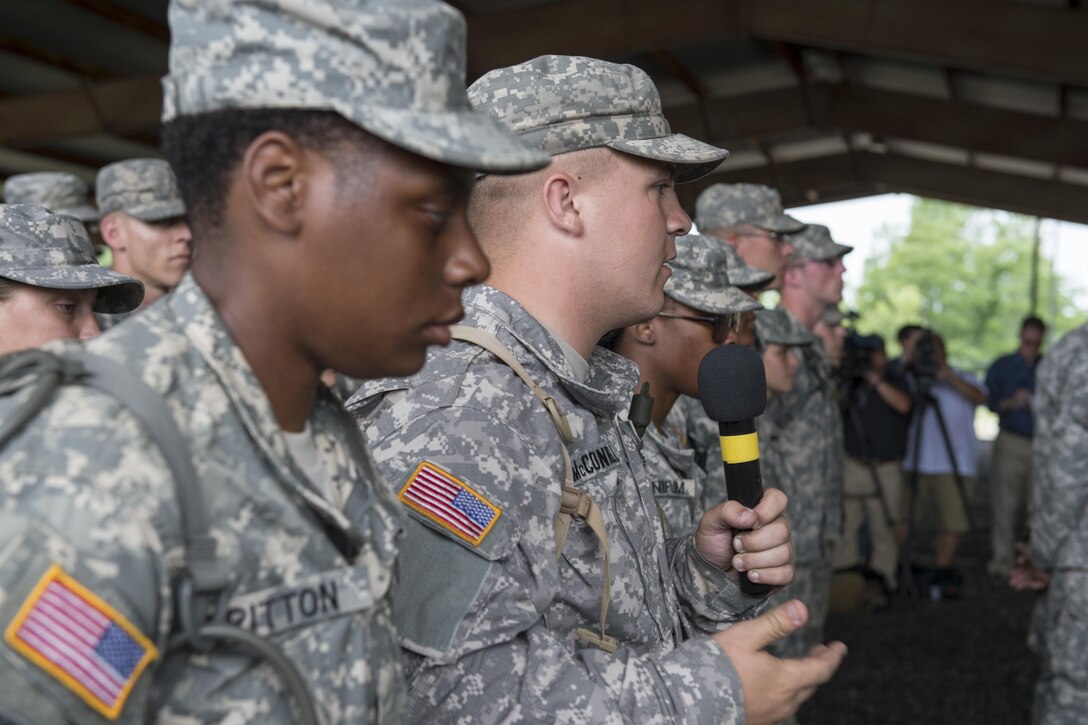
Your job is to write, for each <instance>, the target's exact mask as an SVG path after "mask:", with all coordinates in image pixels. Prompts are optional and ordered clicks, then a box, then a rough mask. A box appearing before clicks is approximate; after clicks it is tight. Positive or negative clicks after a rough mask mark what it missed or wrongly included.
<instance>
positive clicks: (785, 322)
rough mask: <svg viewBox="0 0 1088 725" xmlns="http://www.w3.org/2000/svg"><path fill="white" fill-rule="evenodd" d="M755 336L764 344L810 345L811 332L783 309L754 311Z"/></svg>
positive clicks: (811, 339)
mask: <svg viewBox="0 0 1088 725" xmlns="http://www.w3.org/2000/svg"><path fill="white" fill-rule="evenodd" d="M756 337H757V338H759V341H760V342H761V343H762V344H764V345H786V346H789V347H794V346H797V345H811V344H812V342H813V340H814V339H815V338H814V337H813V335H812V333H811V332H809V331H808V330H806V329H805V328H803V327H801V325H799V324H797V323H796V322H795V321H794V320H793V318H792V317H790V316H789V315H788V314H786V311H785V310H782V309H778V310H758V311H756Z"/></svg>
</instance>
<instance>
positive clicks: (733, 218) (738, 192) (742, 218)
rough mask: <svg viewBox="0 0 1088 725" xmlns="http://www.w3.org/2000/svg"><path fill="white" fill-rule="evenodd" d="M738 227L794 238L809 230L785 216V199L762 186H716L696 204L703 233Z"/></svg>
mask: <svg viewBox="0 0 1088 725" xmlns="http://www.w3.org/2000/svg"><path fill="white" fill-rule="evenodd" d="M737 224H751V225H752V226H754V227H759V228H760V229H766V230H768V231H772V232H780V233H783V234H790V233H793V232H799V231H801V230H802V229H804V228H805V223H804V222H799V221H797V220H796V219H794V218H793V217H791V216H789V215H788V214H784V213H783V212H782V197H781V196H779V194H778V191H777V190H776V189H772V188H771V187H769V186H763V185H762V184H714V185H713V186H708V187H707V188H706V189H704V190H703V192H702V193H701V194H699V198H698V199H696V200H695V225H696V226H697V227H698V228H699V229H700V230H702V231H709V230H711V229H717V228H719V227H731V226H735V225H737Z"/></svg>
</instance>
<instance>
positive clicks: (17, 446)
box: [0, 277, 406, 723]
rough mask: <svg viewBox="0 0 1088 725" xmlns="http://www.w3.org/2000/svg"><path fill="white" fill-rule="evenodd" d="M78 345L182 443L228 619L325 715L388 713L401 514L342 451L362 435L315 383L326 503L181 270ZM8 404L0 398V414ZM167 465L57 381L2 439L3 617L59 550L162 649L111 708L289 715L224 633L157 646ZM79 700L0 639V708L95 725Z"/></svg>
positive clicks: (85, 392) (85, 581) (163, 622)
mask: <svg viewBox="0 0 1088 725" xmlns="http://www.w3.org/2000/svg"><path fill="white" fill-rule="evenodd" d="M88 348H89V349H90V350H91V351H92V352H94V353H96V354H98V355H102V356H106V357H108V358H111V359H113V360H115V361H117V362H120V363H121V364H123V365H125V366H127V367H129V368H131V370H132V374H133V375H134V376H140V377H141V378H142V379H143V380H144V382H146V383H147V384H148V385H149V386H150V387H151V388H152V389H153V390H155V391H156V392H158V393H159V394H161V395H162V396H163V398H164V400H165V401H166V403H167V405H168V407H169V408H170V410H171V411H172V413H173V416H174V418H175V420H176V422H177V425H178V427H179V429H180V431H181V433H182V434H183V435H184V437H185V438H186V439H188V441H189V442H190V445H191V449H192V457H193V461H194V464H195V466H196V473H197V475H198V477H199V479H200V480H201V481H202V484H203V485H202V488H203V491H204V497H205V505H206V507H207V509H208V511H209V514H208V515H209V519H210V521H209V526H210V528H211V533H212V535H213V537H214V538H215V539H216V541H217V545H218V552H219V556H220V557H222V558H223V559H224V560H225V561H227V562H228V563H229V570H230V574H231V577H232V582H231V589H230V602H229V606H228V609H227V612H226V619H227V620H228V621H229V622H230V623H233V624H237V625H239V626H242V627H245V628H247V629H251V630H252V631H254V632H256V633H257V634H259V635H261V636H263V637H265V638H266V639H268V640H269V641H271V642H273V643H274V644H276V645H277V646H278V647H279V648H280V649H281V651H282V652H283V653H285V654H286V655H287V656H288V657H289V658H290V659H291V660H292V661H293V662H294V663H295V665H296V666H297V667H298V669H299V671H300V672H301V673H302V675H303V677H304V678H305V679H306V680H307V684H308V685H309V688H310V691H311V693H312V694H313V697H314V699H315V701H316V704H317V705H318V708H319V710H321V714H322V715H323V719H324V721H325V722H326V723H355V722H364V721H378V720H381V721H385V722H390V721H396V720H398V719H399V718H400V717H401V716H402V714H403V709H404V705H405V692H406V690H405V685H404V679H403V672H402V668H401V664H400V653H399V648H398V646H397V641H396V635H395V633H394V631H393V625H392V622H391V616H390V605H389V597H388V596H386V594H387V591H388V588H389V586H390V582H391V579H392V576H393V570H392V566H393V559H394V556H395V554H396V538H397V535H398V531H399V530H400V527H401V524H402V521H401V517H400V513H399V507H397V505H396V503H395V501H393V500H392V497H391V496H390V495H389V494H388V493H386V492H385V488H384V485H383V484H382V483H381V481H380V479H379V478H378V476H377V473H376V469H375V468H374V464H373V461H372V460H371V459H370V458H369V456H368V455H367V454H365V453H364V454H363V455H362V457H361V458H358V459H356V456H357V455H358V453H359V452H360V451H365V447H364V446H363V443H362V441H361V440H360V438H359V432H358V428H357V426H355V425H354V421H353V420H352V419H351V417H350V416H348V415H347V413H346V412H344V411H343V409H342V408H341V407H340V406H339V404H338V403H336V402H335V400H334V399H333V398H332V396H330V395H328V394H327V393H320V394H319V395H318V398H317V401H316V403H315V406H314V410H313V412H312V413H311V415H310V418H309V422H308V426H309V429H310V430H311V431H312V434H313V436H314V441H315V443H316V447H317V449H318V452H319V453H318V456H319V459H320V460H322V461H323V462H324V465H325V466H326V469H327V471H328V476H329V480H330V481H331V482H332V484H333V491H334V492H335V494H336V496H335V498H336V499H337V501H336V503H335V504H334V503H331V502H329V501H328V500H326V499H325V498H323V497H322V496H321V495H320V494H319V493H317V492H316V490H315V489H314V488H312V487H311V484H310V483H309V482H308V481H307V480H306V479H305V476H304V474H303V473H302V472H301V471H300V470H299V468H298V466H297V465H296V463H295V462H294V460H293V459H292V458H291V457H290V455H289V453H288V450H287V444H286V442H285V439H284V435H283V433H282V432H281V430H280V429H279V426H278V424H277V422H276V419H275V417H274V414H273V412H272V409H271V406H270V404H269V402H268V399H267V398H266V396H265V394H264V391H263V390H262V388H261V386H260V384H259V382H258V381H257V378H256V376H255V375H254V373H253V371H252V369H251V368H250V367H249V365H248V363H247V362H246V360H245V359H244V357H243V355H242V352H241V350H239V349H238V347H236V346H235V344H234V342H233V341H232V340H231V338H230V336H229V334H228V332H227V330H226V328H225V327H224V326H223V323H222V321H221V320H220V319H219V317H218V315H217V314H216V313H215V311H214V310H213V308H212V306H211V304H210V302H209V300H208V298H207V297H206V296H205V294H204V293H203V292H202V290H201V289H200V288H199V287H198V286H197V284H196V282H195V281H194V280H193V279H192V278H191V277H186V278H185V279H184V280H183V281H182V283H181V285H180V287H179V288H178V289H177V290H176V291H175V293H174V294H173V295H171V296H170V297H169V298H168V299H165V300H164V301H163V302H162V303H160V304H157V305H155V306H154V307H153V308H152V309H149V310H147V311H145V312H144V313H142V314H140V315H137V316H135V317H134V318H132V319H130V320H128V321H127V322H126V323H125V324H124V325H122V326H121V327H119V328H117V329H116V330H115V331H113V332H111V333H110V334H108V335H105V336H103V337H100V338H98V339H97V340H94V341H92V342H91V343H90V344H89V345H88ZM13 404H14V401H12V400H10V399H8V400H3V399H0V415H3V414H6V413H8V412H9V411H10V410H11V409H12V406H13ZM353 439H354V442H353ZM171 479H172V476H171V475H170V473H169V468H168V467H167V464H166V462H165V459H164V458H163V456H162V455H161V454H160V452H159V449H158V447H157V445H156V443H155V442H154V441H153V439H152V438H151V437H150V436H149V435H148V434H147V432H146V430H145V429H144V428H143V426H142V425H141V424H139V423H138V422H137V420H136V418H135V417H134V416H133V414H132V413H131V411H130V410H129V409H128V408H126V407H125V406H124V405H123V404H121V403H120V402H119V401H117V400H116V399H114V398H113V397H112V396H109V395H106V394H104V393H101V392H98V391H96V390H92V389H90V388H84V387H80V386H67V387H64V388H62V389H61V390H60V391H58V393H57V394H56V396H55V398H54V400H53V402H52V403H51V404H50V405H49V406H48V407H47V408H46V409H45V410H44V411H43V412H42V413H41V414H40V415H38V416H37V418H35V419H34V420H33V421H32V422H31V423H30V424H29V425H28V427H27V428H26V429H24V430H23V431H22V432H21V433H20V434H19V435H18V436H16V437H15V438H14V439H12V440H11V441H10V442H9V443H8V445H7V446H5V448H4V449H3V450H2V451H0V480H2V481H3V482H4V485H3V487H2V488H0V627H8V626H9V623H10V622H12V621H13V616H14V612H15V611H16V609H17V608H20V607H22V606H23V605H24V602H27V601H30V600H31V599H32V598H33V597H34V594H32V593H31V592H32V588H33V587H34V585H35V584H36V583H37V582H39V581H40V580H41V579H42V577H43V573H45V572H46V571H47V570H49V569H50V567H51V566H52V565H54V564H59V565H60V567H61V568H62V569H63V571H64V572H65V573H66V574H68V575H70V576H71V577H73V578H74V579H75V580H76V581H78V583H79V584H80V585H82V586H83V587H85V588H86V590H89V591H90V592H91V593H92V594H93V595H95V596H96V597H99V598H101V600H103V601H104V602H105V603H106V604H107V605H108V606H109V607H110V608H112V610H114V613H115V614H114V615H110V616H111V621H115V622H116V621H118V620H120V619H121V618H123V619H124V620H127V622H128V623H130V624H131V625H132V626H134V627H135V629H136V630H138V631H139V633H140V634H142V635H143V636H144V637H146V639H147V640H149V642H148V647H150V646H152V645H153V646H154V647H155V648H156V649H157V651H158V657H157V658H156V660H155V661H153V662H152V663H151V664H150V666H149V667H148V668H147V669H146V670H145V671H144V672H143V674H142V675H140V674H137V675H136V677H137V679H136V680H135V686H134V688H133V689H132V691H131V694H130V695H129V697H128V700H127V702H125V703H124V708H123V710H122V711H121V712H120V721H122V722H145V721H153V720H156V719H162V720H166V721H171V722H175V721H177V722H186V723H210V722H262V723H289V722H294V721H295V717H294V715H293V714H292V708H291V707H290V706H289V704H288V702H289V696H288V694H287V692H286V690H285V688H283V687H282V686H281V683H280V680H279V678H278V677H277V676H276V675H275V674H274V673H273V671H272V670H271V669H270V667H269V666H268V665H267V664H262V663H260V662H259V661H256V660H254V659H252V658H250V657H248V656H243V655H240V654H238V653H236V652H235V653H232V652H228V651H227V650H225V649H216V650H213V651H212V652H210V653H208V654H194V653H192V652H191V651H189V650H175V651H173V652H172V653H170V654H169V655H167V654H166V650H167V646H166V643H167V640H168V638H169V636H170V635H171V634H175V633H176V627H177V620H176V619H175V616H176V612H175V611H174V604H173V602H174V599H173V593H174V592H172V578H173V577H174V576H175V575H176V574H177V572H178V569H179V562H180V560H181V558H182V556H183V553H184V549H183V544H182V539H181V529H180V526H181V522H180V520H179V519H180V517H179V513H178V508H177V503H176V497H175V492H174V487H173V483H172V480H171ZM164 657H165V659H164ZM93 699H94V698H93V697H92V698H91V700H93ZM91 700H89V699H88V698H87V697H83V696H77V692H75V691H74V690H72V689H69V687H66V686H65V685H62V684H61V682H59V681H58V680H57V679H54V677H53V676H50V675H49V674H47V673H46V672H45V671H44V670H43V669H41V668H39V667H38V666H36V665H34V664H31V662H30V661H28V660H27V659H25V658H24V657H23V656H22V655H21V654H19V653H17V652H16V651H15V650H14V648H13V647H12V646H11V644H10V643H9V642H6V641H5V642H2V643H0V714H2V713H5V712H7V713H10V714H15V713H22V717H23V718H25V719H26V720H27V721H30V722H35V723H43V722H63V721H67V722H80V723H91V722H105V720H104V719H103V718H101V717H100V716H99V715H98V714H97V713H96V712H95V711H93V710H92V709H91V707H92V706H93V703H91ZM2 719H3V718H2V717H0V720H2Z"/></svg>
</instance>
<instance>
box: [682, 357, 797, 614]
mask: <svg viewBox="0 0 1088 725" xmlns="http://www.w3.org/2000/svg"><path fill="white" fill-rule="evenodd" d="M699 399H700V401H701V402H702V404H703V408H704V409H705V410H706V413H707V415H709V416H710V418H711V420H714V421H716V422H717V423H718V432H719V435H720V441H721V449H722V462H723V464H724V465H725V481H726V489H727V495H728V499H729V500H728V501H727V502H726V503H724V504H721V505H720V506H716V507H714V508H712V509H710V510H709V511H707V513H706V514H705V515H704V516H703V519H702V520H701V521H700V522H699V529H698V530H697V532H696V546H697V547H698V548H699V550H700V553H702V554H703V555H704V556H705V557H707V558H708V559H716V560H717V561H718V562H721V563H728V564H729V565H732V566H733V567H734V568H736V569H737V570H738V572H739V575H740V588H741V591H743V592H744V593H746V594H752V595H762V594H767V593H768V592H770V590H771V588H772V587H775V586H783V585H785V584H788V583H789V582H790V581H792V579H793V568H792V566H791V565H790V562H791V561H792V559H793V551H792V547H791V544H790V543H789V540H790V532H789V524H787V523H786V520H785V518H783V513H784V511H785V508H786V496H785V494H783V493H782V492H781V491H778V490H776V489H770V490H768V491H766V492H764V491H763V478H762V474H761V473H760V467H759V439H758V436H757V434H756V424H755V419H756V417H757V416H759V415H760V414H762V413H763V410H764V409H765V408H766V406H767V382H766V377H765V375H764V371H763V361H762V360H761V359H760V357H759V355H758V354H756V352H755V351H754V350H752V349H751V348H749V347H744V346H741V345H724V346H721V347H718V348H715V349H714V350H711V351H710V352H709V353H708V354H707V355H706V357H704V358H703V360H702V362H701V363H700V364H699ZM723 560H724V561H723ZM722 568H729V567H728V565H727V566H724V567H722ZM757 580H758V581H757Z"/></svg>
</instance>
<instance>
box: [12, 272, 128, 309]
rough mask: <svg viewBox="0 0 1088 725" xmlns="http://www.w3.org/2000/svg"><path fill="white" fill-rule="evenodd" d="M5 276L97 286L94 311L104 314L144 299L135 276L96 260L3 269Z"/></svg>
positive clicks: (41, 283) (70, 286) (50, 284)
mask: <svg viewBox="0 0 1088 725" xmlns="http://www.w3.org/2000/svg"><path fill="white" fill-rule="evenodd" d="M2 276H3V277H4V278H5V279H10V280H12V281H14V282H22V283H23V284H29V285H32V286H34V287H47V288H49V289H64V290H85V289H97V290H98V294H97V295H96V296H95V301H94V311H95V312H104V313H107V314H111V315H112V314H117V313H119V312H131V311H132V310H134V309H136V308H137V307H139V306H140V303H141V302H143V299H144V285H143V282H140V281H139V280H137V279H133V278H132V277H128V276H126V275H123V274H120V273H119V272H114V271H113V270H112V269H108V268H106V267H101V266H99V265H97V264H80V265H72V266H53V267H39V268H37V269H11V270H4V273H3V275H2Z"/></svg>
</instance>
